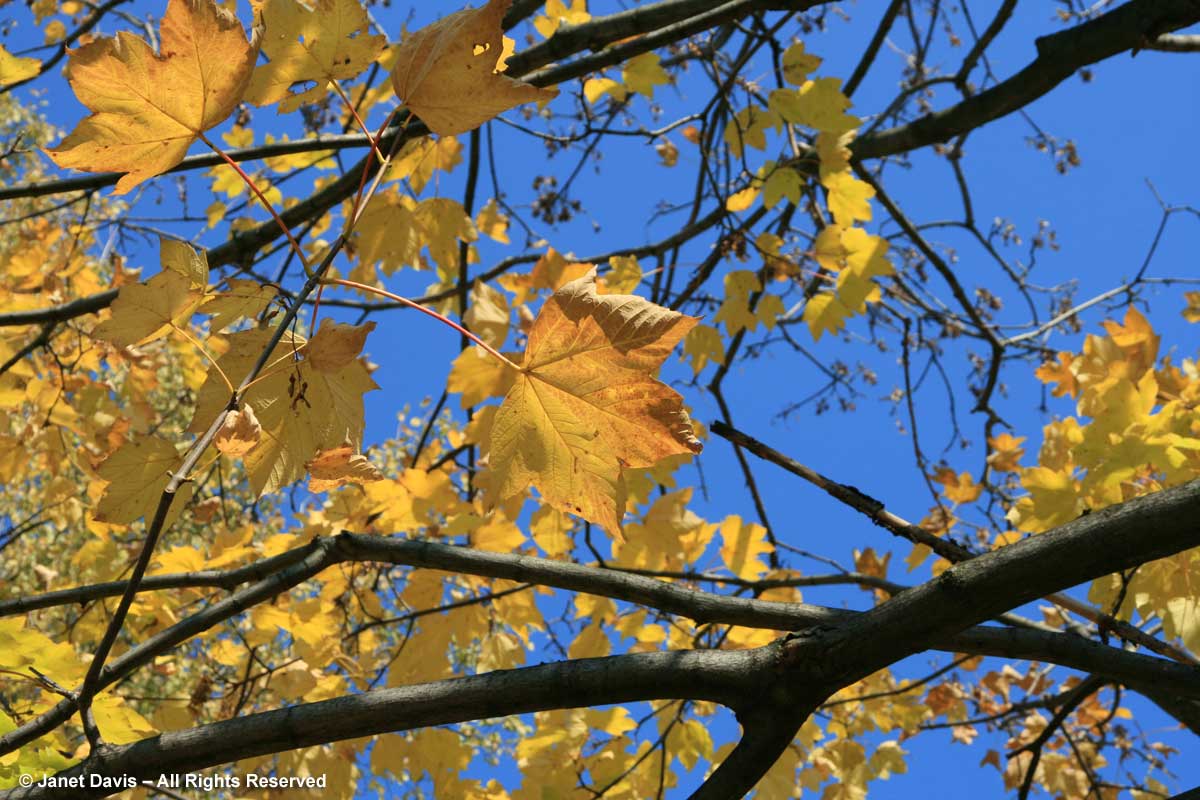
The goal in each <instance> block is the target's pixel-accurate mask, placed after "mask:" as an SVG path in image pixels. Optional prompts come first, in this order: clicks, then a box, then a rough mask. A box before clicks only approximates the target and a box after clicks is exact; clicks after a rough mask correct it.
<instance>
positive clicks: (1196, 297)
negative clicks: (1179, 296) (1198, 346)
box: [1180, 292, 1200, 322]
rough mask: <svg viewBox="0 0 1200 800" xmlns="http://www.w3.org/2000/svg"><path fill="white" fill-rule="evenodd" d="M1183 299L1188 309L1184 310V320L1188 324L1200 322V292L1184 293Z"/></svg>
mask: <svg viewBox="0 0 1200 800" xmlns="http://www.w3.org/2000/svg"><path fill="white" fill-rule="evenodd" d="M1183 299H1184V300H1186V301H1187V307H1186V308H1184V309H1183V311H1182V312H1180V313H1182V314H1183V318H1184V319H1186V320H1187V321H1188V322H1200V292H1184V293H1183Z"/></svg>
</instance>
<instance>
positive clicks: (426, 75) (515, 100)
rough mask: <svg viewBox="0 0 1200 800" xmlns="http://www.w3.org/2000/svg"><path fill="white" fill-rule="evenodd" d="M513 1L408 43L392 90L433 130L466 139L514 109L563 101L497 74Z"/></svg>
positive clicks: (468, 12)
mask: <svg viewBox="0 0 1200 800" xmlns="http://www.w3.org/2000/svg"><path fill="white" fill-rule="evenodd" d="M511 5H512V0H488V4H487V5H486V6H484V7H483V8H468V9H464V10H463V11H458V12H455V13H453V14H450V15H449V16H446V17H444V18H442V19H440V20H438V21H437V22H435V23H433V24H432V25H427V26H425V27H424V28H421V29H420V30H419V31H416V32H415V33H412V34H410V35H409V36H407V37H405V39H404V41H403V42H401V43H400V47H399V48H398V49H397V51H396V65H395V66H394V67H393V68H392V87H393V88H394V89H395V90H396V94H397V96H399V97H400V99H401V100H403V101H404V102H405V103H406V104H407V105H408V107H409V108H410V109H411V110H412V111H413V113H415V114H416V115H417V116H418V117H420V118H421V121H422V122H424V123H425V125H426V126H428V128H429V130H431V131H433V132H434V133H437V134H440V135H442V136H448V135H450V134H454V133H463V132H464V131H469V130H471V129H472V128H478V127H479V126H480V125H482V124H483V123H485V122H487V121H488V120H490V119H492V118H493V117H495V116H496V115H497V114H501V113H503V112H505V111H507V110H508V109H510V108H513V107H514V106H518V105H520V104H522V103H528V102H531V101H534V100H549V99H552V98H554V97H557V96H558V89H552V88H551V89H539V88H538V87H536V86H533V85H531V84H528V83H523V82H521V81H518V80H513V79H512V78H509V77H508V76H506V75H503V74H501V73H500V72H497V71H496V67H497V63H498V62H499V60H500V55H501V53H502V52H503V50H504V43H503V33H502V31H501V30H500V21H501V20H502V19H504V14H505V13H506V12H507V11H508V8H509V6H511Z"/></svg>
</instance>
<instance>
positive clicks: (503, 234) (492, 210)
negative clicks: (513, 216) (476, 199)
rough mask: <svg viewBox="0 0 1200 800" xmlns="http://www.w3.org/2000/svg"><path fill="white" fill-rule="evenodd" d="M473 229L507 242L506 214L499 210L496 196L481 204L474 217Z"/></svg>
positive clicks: (504, 242) (496, 239)
mask: <svg viewBox="0 0 1200 800" xmlns="http://www.w3.org/2000/svg"><path fill="white" fill-rule="evenodd" d="M475 229H476V230H478V231H479V232H480V233H482V234H483V235H484V236H487V237H488V238H490V239H493V240H495V241H497V242H500V243H501V244H508V242H509V239H508V215H507V214H505V213H504V212H502V211H501V210H500V204H499V203H497V202H496V198H494V197H493V198H491V199H490V200H488V201H487V202H486V203H484V204H483V208H481V209H480V210H479V214H478V215H476V217H475Z"/></svg>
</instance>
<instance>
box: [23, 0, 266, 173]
mask: <svg viewBox="0 0 1200 800" xmlns="http://www.w3.org/2000/svg"><path fill="white" fill-rule="evenodd" d="M159 36H160V39H161V45H160V47H159V53H155V52H154V48H152V47H151V46H150V44H149V43H148V42H146V41H145V40H144V39H141V38H139V37H137V36H134V35H133V34H131V33H128V32H126V31H120V32H119V33H118V34H117V36H116V38H108V37H101V38H99V39H96V40H94V41H92V42H89V43H88V44H86V45H84V46H83V47H81V48H79V49H78V50H75V51H72V52H71V57H70V60H69V61H68V63H67V78H68V80H70V82H71V88H72V89H74V90H75V96H76V97H78V98H79V102H81V103H83V104H84V105H85V106H87V107H88V108H90V109H91V110H92V112H93V113H92V115H91V116H90V117H88V118H87V119H85V120H83V121H82V122H80V123H79V125H78V126H76V128H75V130H74V131H73V132H72V133H71V135H70V136H68V137H67V138H65V139H63V140H62V142H60V143H59V146H58V147H55V148H51V149H48V150H47V151H46V154H47V155H49V156H50V158H51V159H53V161H54V163H55V164H58V166H60V167H70V168H72V169H79V170H83V171H85V172H105V171H109V170H111V171H114V172H124V173H127V174H126V175H125V176H124V177H122V178H121V180H119V181H118V182H117V188H116V189H115V190H114V191H115V193H116V194H125V193H126V192H128V191H129V190H130V189H132V188H133V187H135V186H137V185H138V184H139V183H141V182H142V181H145V180H147V179H149V178H153V177H154V176H155V175H161V174H162V173H164V172H166V171H167V170H169V169H171V167H174V166H175V165H176V164H178V163H179V162H180V161H182V160H183V157H184V156H185V155H186V154H187V151H188V148H189V147H190V146H191V144H192V142H194V141H196V139H198V138H199V136H200V134H202V133H203V132H204V131H206V130H208V129H209V128H212V127H214V126H215V125H219V124H220V123H221V122H223V121H224V120H225V118H226V117H228V116H229V115H230V114H231V113H232V112H233V109H234V108H236V107H237V104H238V102H239V101H240V100H241V99H242V93H243V92H244V91H245V89H246V85H247V83H248V82H249V80H250V75H251V72H252V70H253V69H254V62H255V60H256V59H257V58H258V43H257V41H255V42H250V41H247V39H246V32H245V31H244V30H242V26H241V23H239V22H238V20H237V17H235V16H234V15H233V14H231V13H229V12H228V11H225V10H224V9H222V8H220V7H218V6H217V4H216V3H215V2H213V0H170V3H169V4H168V5H167V12H166V14H165V15H164V16H163V20H162V27H161V28H160V33H159Z"/></svg>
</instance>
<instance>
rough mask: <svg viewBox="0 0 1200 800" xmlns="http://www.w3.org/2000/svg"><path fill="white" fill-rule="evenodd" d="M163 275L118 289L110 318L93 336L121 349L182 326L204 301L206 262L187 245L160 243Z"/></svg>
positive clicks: (150, 339)
mask: <svg viewBox="0 0 1200 800" xmlns="http://www.w3.org/2000/svg"><path fill="white" fill-rule="evenodd" d="M159 262H160V263H161V264H162V267H163V270H162V272H160V273H158V274H157V275H154V276H153V277H151V278H149V279H148V280H145V281H142V282H140V283H131V284H127V285H125V286H122V287H121V291H120V293H119V294H118V295H117V299H116V301H114V302H113V304H112V317H110V318H109V319H107V320H105V321H104V322H101V323H100V324H99V325H97V326H96V327H95V328H94V329H93V330H92V335H93V336H96V337H98V338H100V339H105V340H107V341H110V342H112V343H113V344H116V345H118V346H120V347H131V346H135V345H140V344H145V343H146V342H150V341H153V340H155V339H158V338H160V337H162V336H166V335H167V334H168V333H170V331H171V328H172V327H174V326H176V325H181V324H185V323H186V322H187V320H188V319H189V318H190V317H191V316H192V313H193V312H194V311H195V310H196V309H197V307H198V306H199V305H200V303H202V302H203V301H204V297H205V294H204V291H205V286H206V285H207V283H208V258H207V256H206V255H205V252H204V251H203V250H200V251H196V250H193V249H192V248H191V247H190V246H189V245H188V244H187V243H186V242H180V241H177V240H175V239H167V238H165V237H162V238H160V239H159Z"/></svg>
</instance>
